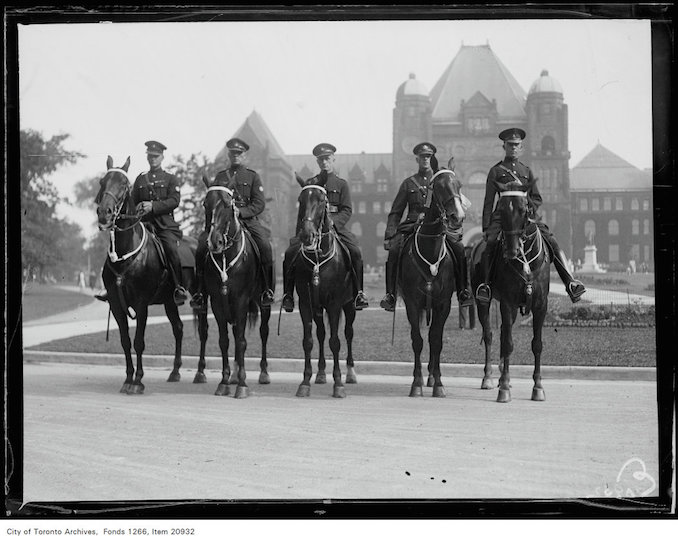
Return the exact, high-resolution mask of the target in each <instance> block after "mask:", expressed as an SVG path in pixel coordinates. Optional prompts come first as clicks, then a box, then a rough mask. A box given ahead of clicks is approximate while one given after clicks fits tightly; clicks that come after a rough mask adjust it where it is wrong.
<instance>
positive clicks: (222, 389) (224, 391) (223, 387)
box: [214, 383, 231, 396]
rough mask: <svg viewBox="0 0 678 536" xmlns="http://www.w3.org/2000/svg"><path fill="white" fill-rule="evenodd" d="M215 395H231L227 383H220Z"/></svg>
mask: <svg viewBox="0 0 678 536" xmlns="http://www.w3.org/2000/svg"><path fill="white" fill-rule="evenodd" d="M214 394H215V395H216V396H228V395H230V394H231V390H230V389H229V388H228V384H227V383H220V384H219V386H218V387H217V390H216V391H215V392H214Z"/></svg>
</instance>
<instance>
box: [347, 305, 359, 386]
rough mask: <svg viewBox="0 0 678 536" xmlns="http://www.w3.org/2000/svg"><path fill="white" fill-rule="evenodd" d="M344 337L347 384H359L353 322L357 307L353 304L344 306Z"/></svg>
mask: <svg viewBox="0 0 678 536" xmlns="http://www.w3.org/2000/svg"><path fill="white" fill-rule="evenodd" d="M344 320H345V322H346V323H345V324H344V336H345V337H346V383H358V378H357V377H356V375H355V370H354V364H353V322H354V321H355V307H354V306H353V302H348V303H347V304H346V305H344Z"/></svg>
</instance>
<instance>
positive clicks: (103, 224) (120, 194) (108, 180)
mask: <svg viewBox="0 0 678 536" xmlns="http://www.w3.org/2000/svg"><path fill="white" fill-rule="evenodd" d="M129 164H130V158H129V156H128V157H127V160H126V161H125V164H124V165H123V166H122V167H119V168H118V167H114V166H113V158H111V157H110V156H109V157H108V158H107V160H106V169H107V171H106V174H105V175H104V176H103V177H102V178H101V180H100V181H99V185H100V186H101V187H100V189H99V193H98V194H97V196H96V198H95V199H94V202H95V203H96V204H97V218H98V222H99V230H101V231H104V230H109V229H111V228H113V227H114V226H115V222H116V220H117V219H118V218H119V217H120V215H121V214H129V213H132V212H133V209H134V207H132V198H131V196H130V193H131V188H130V180H129V177H128V176H127V170H128V169H129Z"/></svg>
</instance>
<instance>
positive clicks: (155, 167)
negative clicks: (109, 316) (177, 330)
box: [97, 140, 188, 305]
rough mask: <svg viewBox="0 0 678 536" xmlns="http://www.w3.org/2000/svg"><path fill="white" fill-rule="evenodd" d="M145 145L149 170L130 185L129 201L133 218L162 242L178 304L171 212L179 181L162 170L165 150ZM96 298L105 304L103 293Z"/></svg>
mask: <svg viewBox="0 0 678 536" xmlns="http://www.w3.org/2000/svg"><path fill="white" fill-rule="evenodd" d="M145 145H146V160H147V161H148V164H149V166H150V169H149V170H148V171H146V172H144V173H141V174H140V175H139V176H138V177H137V178H136V180H135V181H134V186H132V192H131V196H132V202H133V203H134V204H135V205H136V209H137V215H138V216H141V221H142V222H144V223H147V224H148V226H149V227H150V228H151V230H152V231H153V232H154V233H155V235H156V236H157V237H158V239H159V240H160V242H161V243H162V246H163V249H164V251H165V255H166V257H167V262H168V264H169V272H170V275H171V277H172V281H173V282H174V296H173V297H174V302H175V303H176V304H177V305H182V304H183V303H184V302H185V301H186V298H187V297H188V293H187V292H186V289H185V288H184V287H183V284H182V270H181V258H180V257H179V251H178V247H179V241H180V240H181V237H182V232H181V229H180V228H179V224H178V223H177V222H176V221H175V220H174V210H175V209H176V208H177V207H178V206H179V202H180V201H181V194H180V188H181V184H180V183H179V179H178V178H177V177H176V176H175V175H172V174H171V173H168V172H167V171H165V170H164V169H162V161H163V159H164V157H165V156H164V155H165V150H166V149H167V147H166V146H165V145H164V144H163V143H160V142H159V141H155V140H150V141H147V142H146V143H145ZM97 298H98V299H100V300H102V301H106V300H107V299H108V296H107V294H106V293H105V292H104V293H102V294H99V295H97Z"/></svg>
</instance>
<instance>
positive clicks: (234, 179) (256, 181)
mask: <svg viewBox="0 0 678 536" xmlns="http://www.w3.org/2000/svg"><path fill="white" fill-rule="evenodd" d="M213 184H214V185H219V186H226V187H227V188H230V189H231V190H233V195H234V198H235V204H236V206H237V207H238V210H239V212H240V219H241V220H243V222H244V223H245V224H252V223H255V221H258V217H257V216H259V214H261V213H262V212H263V211H264V209H265V208H266V197H265V196H264V187H263V185H262V183H261V177H259V174H258V173H257V172H256V171H254V170H252V169H248V168H246V167H243V166H237V167H230V168H229V169H224V170H222V171H220V172H219V173H217V176H216V177H215V178H214V182H213ZM211 222H212V214H211V213H208V214H205V228H206V229H209V227H210V225H211Z"/></svg>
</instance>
